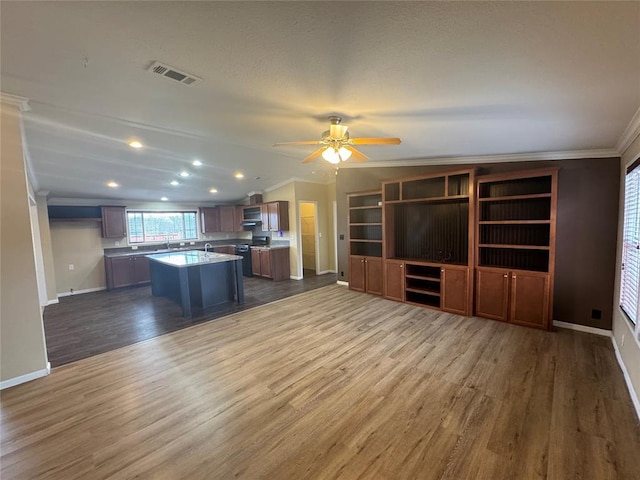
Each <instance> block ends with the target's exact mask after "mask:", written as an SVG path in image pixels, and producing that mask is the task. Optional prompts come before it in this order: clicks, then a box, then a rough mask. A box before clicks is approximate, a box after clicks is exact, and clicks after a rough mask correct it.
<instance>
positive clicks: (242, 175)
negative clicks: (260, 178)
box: [234, 172, 244, 178]
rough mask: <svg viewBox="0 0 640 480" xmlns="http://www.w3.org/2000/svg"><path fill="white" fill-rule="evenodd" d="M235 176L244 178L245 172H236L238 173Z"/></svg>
mask: <svg viewBox="0 0 640 480" xmlns="http://www.w3.org/2000/svg"><path fill="white" fill-rule="evenodd" d="M234 177H236V178H244V173H242V172H236V173H235V175H234Z"/></svg>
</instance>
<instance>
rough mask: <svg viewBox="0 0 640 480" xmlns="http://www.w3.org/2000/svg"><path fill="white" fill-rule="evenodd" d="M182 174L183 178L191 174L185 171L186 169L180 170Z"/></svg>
mask: <svg viewBox="0 0 640 480" xmlns="http://www.w3.org/2000/svg"><path fill="white" fill-rule="evenodd" d="M180 176H181V177H183V178H187V177H188V176H189V172H185V171H184V170H183V171H182V172H180Z"/></svg>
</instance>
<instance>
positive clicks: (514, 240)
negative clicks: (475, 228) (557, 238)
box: [478, 222, 550, 248]
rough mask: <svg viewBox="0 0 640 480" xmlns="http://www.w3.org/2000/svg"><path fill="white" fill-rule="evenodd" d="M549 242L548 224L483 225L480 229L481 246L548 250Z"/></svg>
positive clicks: (479, 241) (479, 240)
mask: <svg viewBox="0 0 640 480" xmlns="http://www.w3.org/2000/svg"><path fill="white" fill-rule="evenodd" d="M549 242H550V224H549V223H548V222H545V223H542V224H536V223H523V224H512V223H500V224H481V225H480V228H479V238H478V243H479V244H480V245H481V246H487V245H489V244H493V245H514V246H528V247H530V248H535V247H547V248H548V247H549ZM514 248H517V247H514Z"/></svg>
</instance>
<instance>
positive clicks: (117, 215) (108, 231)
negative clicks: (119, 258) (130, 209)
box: [100, 206, 127, 238]
mask: <svg viewBox="0 0 640 480" xmlns="http://www.w3.org/2000/svg"><path fill="white" fill-rule="evenodd" d="M100 209H101V211H102V237H103V238H123V237H126V236H127V217H126V207H119V206H116V207H112V206H103V207H100Z"/></svg>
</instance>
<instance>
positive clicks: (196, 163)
mask: <svg viewBox="0 0 640 480" xmlns="http://www.w3.org/2000/svg"><path fill="white" fill-rule="evenodd" d="M191 165H193V166H194V167H199V166H200V165H202V162H201V161H200V160H194V161H193V162H191Z"/></svg>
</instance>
